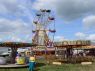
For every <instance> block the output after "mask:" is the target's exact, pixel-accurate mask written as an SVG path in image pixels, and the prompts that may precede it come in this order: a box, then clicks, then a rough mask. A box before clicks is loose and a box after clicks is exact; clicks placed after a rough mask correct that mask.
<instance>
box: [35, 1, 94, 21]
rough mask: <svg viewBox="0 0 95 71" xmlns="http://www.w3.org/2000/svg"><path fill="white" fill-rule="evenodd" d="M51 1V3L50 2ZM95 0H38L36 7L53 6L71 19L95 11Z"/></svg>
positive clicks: (57, 11) (66, 19)
mask: <svg viewBox="0 0 95 71" xmlns="http://www.w3.org/2000/svg"><path fill="white" fill-rule="evenodd" d="M48 3H50V4H48ZM94 3H95V0H85V1H84V0H45V1H44V0H37V1H36V2H35V4H34V5H35V8H36V9H37V8H38V9H39V8H44V7H47V8H51V9H54V10H56V13H57V14H58V16H60V17H61V18H63V19H64V20H65V21H71V20H75V19H78V18H80V17H84V16H86V15H88V14H94V12H95V4H94Z"/></svg>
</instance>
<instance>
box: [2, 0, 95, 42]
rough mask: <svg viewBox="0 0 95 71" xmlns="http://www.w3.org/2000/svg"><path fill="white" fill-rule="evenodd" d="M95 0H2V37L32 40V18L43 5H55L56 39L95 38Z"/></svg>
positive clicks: (93, 39)
mask: <svg viewBox="0 0 95 71" xmlns="http://www.w3.org/2000/svg"><path fill="white" fill-rule="evenodd" d="M94 3H95V0H85V1H84V0H0V41H22V42H31V40H32V27H33V26H32V21H33V18H34V17H35V13H36V12H37V10H39V9H51V10H52V12H53V14H54V16H55V18H56V20H55V24H56V31H57V32H56V33H55V40H58V41H61V40H68V39H69V40H76V39H87V40H92V41H95V30H94V28H95V4H94Z"/></svg>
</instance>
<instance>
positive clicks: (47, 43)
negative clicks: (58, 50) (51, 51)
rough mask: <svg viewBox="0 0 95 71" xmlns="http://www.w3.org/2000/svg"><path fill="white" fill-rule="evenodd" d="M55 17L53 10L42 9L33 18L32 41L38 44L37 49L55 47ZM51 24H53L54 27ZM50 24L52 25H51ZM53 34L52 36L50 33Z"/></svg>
mask: <svg viewBox="0 0 95 71" xmlns="http://www.w3.org/2000/svg"><path fill="white" fill-rule="evenodd" d="M54 21H55V18H54V16H53V15H52V12H51V10H46V9H40V11H38V12H37V13H36V16H35V18H34V20H33V30H32V33H33V39H32V43H34V44H37V46H36V48H37V49H45V50H46V49H47V48H48V47H53V41H54V33H55V32H56V30H55V23H54ZM51 24H52V25H53V26H52V28H50V27H51ZM49 26H50V27H49ZM50 33H51V34H52V38H51V36H50V35H49V34H50Z"/></svg>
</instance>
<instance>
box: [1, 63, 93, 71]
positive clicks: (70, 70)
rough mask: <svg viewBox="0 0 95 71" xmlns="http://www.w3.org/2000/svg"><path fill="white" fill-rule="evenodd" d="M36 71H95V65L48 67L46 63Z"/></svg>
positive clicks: (12, 70)
mask: <svg viewBox="0 0 95 71" xmlns="http://www.w3.org/2000/svg"><path fill="white" fill-rule="evenodd" d="M0 71H28V68H12V69H8V68H6V69H4V68H2V69H0ZM35 71H95V64H94V63H93V64H91V65H81V64H62V65H48V64H45V63H44V62H40V63H38V64H37V66H36V68H35Z"/></svg>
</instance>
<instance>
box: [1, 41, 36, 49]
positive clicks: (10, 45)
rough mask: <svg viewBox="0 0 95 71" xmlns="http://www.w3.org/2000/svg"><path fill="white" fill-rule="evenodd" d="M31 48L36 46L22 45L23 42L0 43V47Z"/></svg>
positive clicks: (30, 44) (31, 44)
mask: <svg viewBox="0 0 95 71" xmlns="http://www.w3.org/2000/svg"><path fill="white" fill-rule="evenodd" d="M32 46H36V44H33V43H23V42H0V47H13V48H15V47H16V48H20V47H32Z"/></svg>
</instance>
